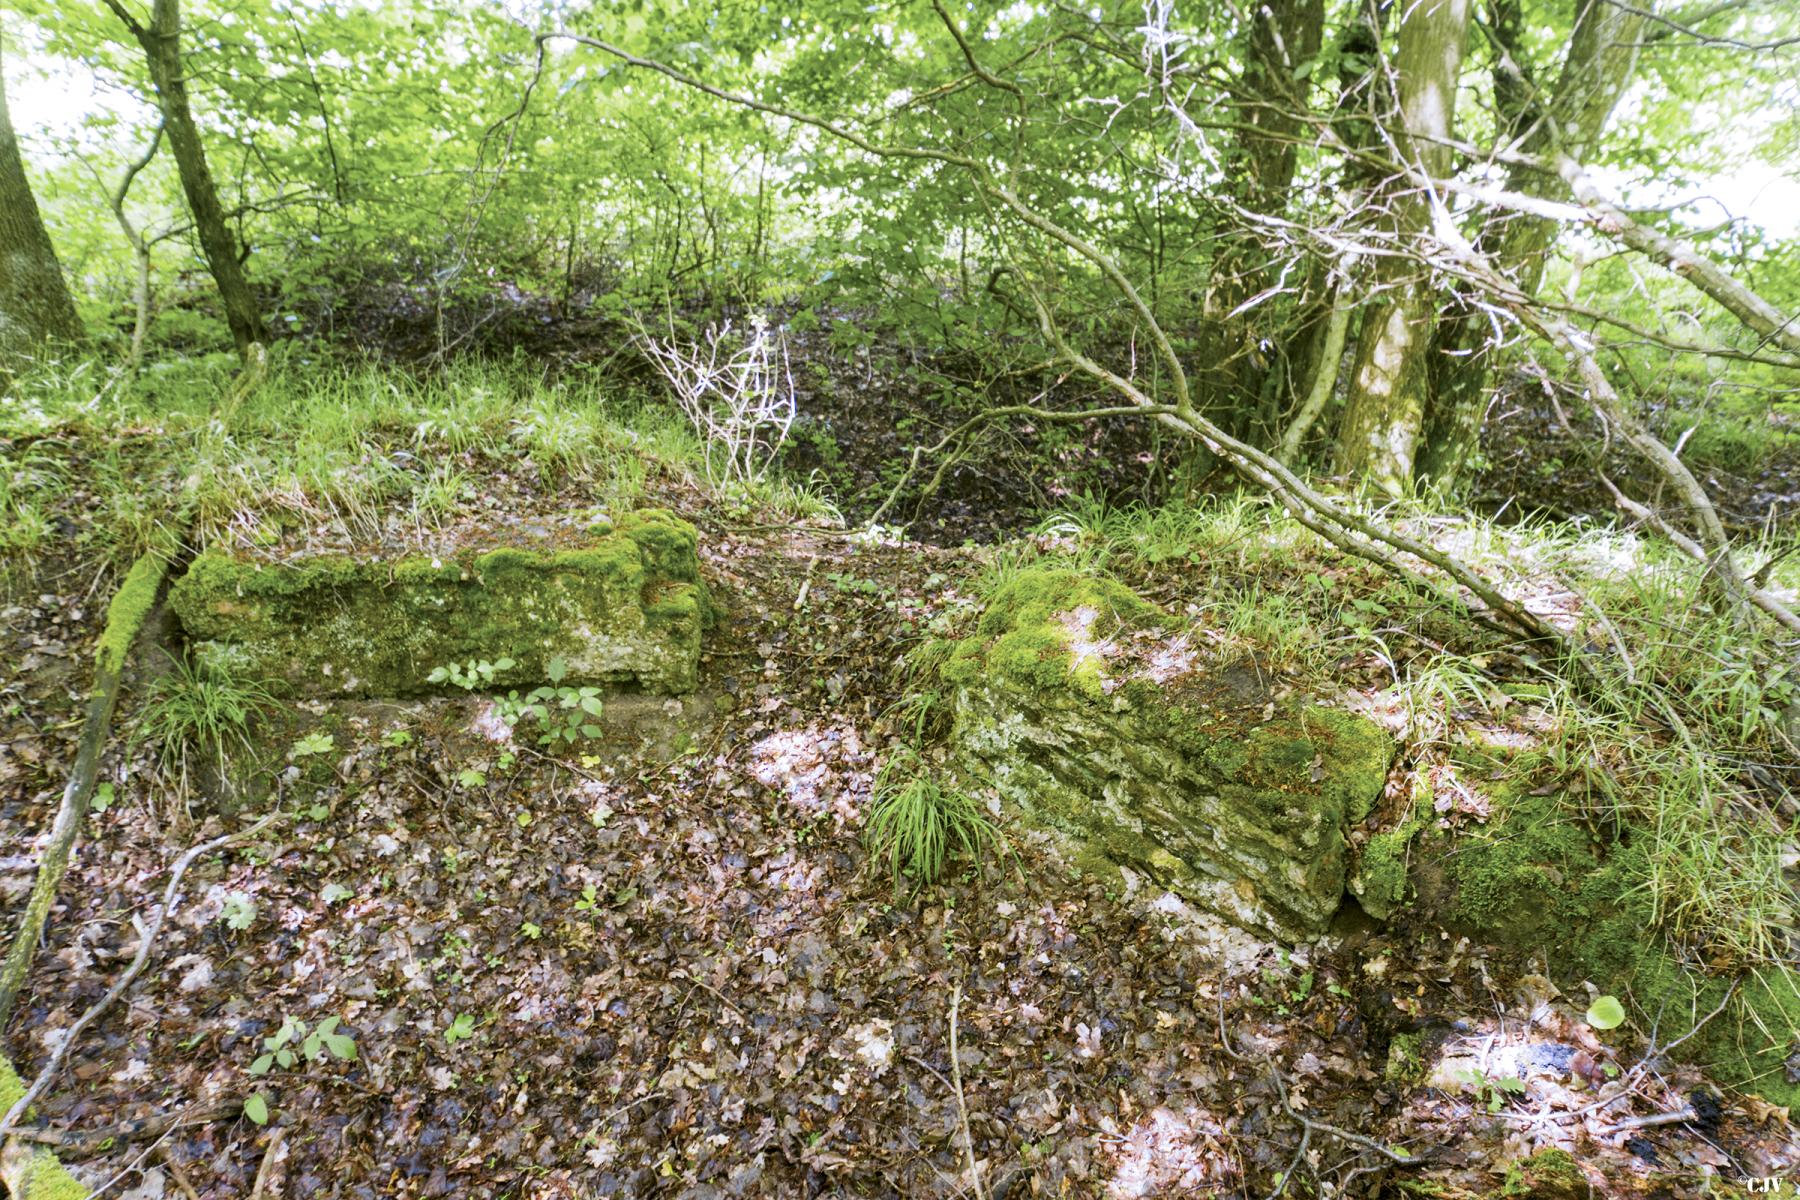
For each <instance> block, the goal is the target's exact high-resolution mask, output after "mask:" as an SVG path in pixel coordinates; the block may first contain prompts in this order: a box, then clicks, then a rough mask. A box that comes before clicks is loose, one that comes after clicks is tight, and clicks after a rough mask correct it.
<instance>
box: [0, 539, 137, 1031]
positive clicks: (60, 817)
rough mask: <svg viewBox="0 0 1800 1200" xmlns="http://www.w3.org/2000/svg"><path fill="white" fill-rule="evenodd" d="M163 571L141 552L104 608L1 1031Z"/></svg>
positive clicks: (12, 960) (80, 817)
mask: <svg viewBox="0 0 1800 1200" xmlns="http://www.w3.org/2000/svg"><path fill="white" fill-rule="evenodd" d="M168 569H169V563H168V559H167V558H165V557H164V556H163V555H162V553H161V552H160V551H157V550H150V551H148V552H146V553H145V554H144V555H143V556H142V557H141V558H139V559H138V560H137V562H135V563H133V564H132V567H131V570H130V571H129V572H128V573H127V574H126V576H125V582H124V583H123V584H121V585H120V587H119V590H118V592H117V593H116V594H115V595H114V596H113V598H112V603H111V604H109V605H108V606H107V609H106V629H105V631H104V632H102V633H101V635H100V645H99V647H98V649H96V650H95V652H94V689H93V692H92V693H91V694H90V696H89V699H88V706H87V715H86V717H84V718H83V720H82V725H81V741H80V743H79V745H78V746H77V749H76V752H75V766H74V767H73V768H72V769H71V770H70V772H69V782H68V785H67V786H66V787H64V788H63V798H62V806H61V807H60V808H59V809H58V810H57V813H56V820H55V821H54V822H53V823H52V824H51V826H50V842H49V844H48V845H47V846H45V847H44V850H43V857H42V858H41V859H40V860H39V862H38V873H37V881H36V882H35V883H34V884H33V885H32V889H31V899H30V900H29V901H28V902H27V903H26V905H25V915H24V918H23V919H22V920H21V921H20V922H19V931H18V932H17V933H16V934H14V935H13V942H12V946H11V947H10V948H9V949H8V950H7V954H6V963H5V965H4V966H0V1029H4V1028H5V1026H6V1022H7V1020H8V1018H10V1017H11V1016H12V1010H13V1006H14V1005H15V1004H16V1003H17V1002H18V999H19V993H20V992H21V991H22V990H23V989H24V987H25V976H26V974H27V973H28V972H29V971H30V969H31V959H32V956H33V955H34V954H35V953H36V951H37V943H38V938H39V937H40V936H41V935H42V934H43V932H44V925H45V924H46V923H47V922H48V921H49V919H50V906H51V904H53V903H54V902H55V900H56V890H57V888H58V887H60V886H61V885H62V878H63V875H64V873H65V872H67V871H68V869H69V856H70V854H71V853H72V852H73V850H74V848H75V839H76V838H77V837H78V836H79V835H80V833H81V828H82V826H83V825H84V824H86V822H87V815H88V806H89V803H90V802H91V801H92V800H93V798H94V787H95V784H96V782H97V778H98V774H99V769H100V755H101V752H102V751H103V750H104V749H105V748H106V738H107V734H108V733H109V732H111V730H112V718H113V709H114V708H116V707H117V706H118V702H119V685H120V683H121V682H122V681H123V678H124V671H125V660H126V658H127V657H128V656H129V655H130V653H131V646H132V643H133V642H135V641H136V640H137V635H138V631H139V630H141V629H142V628H143V626H144V619H145V618H146V617H148V616H149V615H150V610H151V608H153V607H154V606H155V604H156V597H157V593H158V592H160V591H161V590H162V583H163V577H164V576H165V575H166V574H167V573H168Z"/></svg>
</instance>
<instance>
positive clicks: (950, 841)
mask: <svg viewBox="0 0 1800 1200" xmlns="http://www.w3.org/2000/svg"><path fill="white" fill-rule="evenodd" d="M864 837H865V840H866V842H867V845H868V847H869V856H870V860H871V861H872V862H878V863H879V862H885V863H886V864H887V866H888V869H889V871H890V873H891V874H892V876H893V880H894V884H895V886H896V887H898V886H899V884H900V881H901V879H903V878H905V879H909V880H911V882H912V890H913V891H915V892H916V891H918V890H919V889H921V888H924V887H928V886H930V885H932V884H934V883H936V882H938V880H940V879H941V878H942V877H943V874H944V868H945V866H946V865H948V863H949V862H950V860H951V859H952V858H955V857H958V856H960V857H963V858H966V859H968V860H969V861H971V862H976V861H979V860H980V858H981V855H982V853H983V851H984V850H986V849H987V847H988V846H990V845H992V844H994V843H996V842H997V841H998V840H999V837H1000V832H999V830H998V829H997V828H996V827H995V825H994V823H993V822H992V821H990V820H989V819H988V818H987V816H986V815H985V814H984V813H983V812H982V811H981V809H980V807H979V806H978V805H977V804H976V802H975V799H974V797H972V796H970V795H969V794H968V793H967V792H964V791H961V790H959V789H957V788H953V787H945V786H944V785H943V784H941V783H939V782H938V781H937V780H936V779H935V778H933V777H932V775H931V774H930V773H928V772H927V771H926V770H925V767H924V764H923V763H922V762H921V761H920V760H919V758H918V756H917V755H916V754H915V753H913V752H912V751H910V750H906V749H903V750H901V751H900V752H899V753H897V754H896V755H895V756H894V757H892V758H890V759H889V760H888V761H887V763H886V764H884V765H883V766H882V768H881V772H880V774H879V775H877V776H876V779H875V803H874V807H873V809H872V810H871V812H870V814H869V824H868V827H867V830H866V832H865V834H864Z"/></svg>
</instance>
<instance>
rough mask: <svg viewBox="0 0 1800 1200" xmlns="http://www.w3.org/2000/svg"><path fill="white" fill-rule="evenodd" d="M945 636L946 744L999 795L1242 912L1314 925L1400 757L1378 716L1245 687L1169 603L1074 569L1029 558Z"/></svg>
mask: <svg viewBox="0 0 1800 1200" xmlns="http://www.w3.org/2000/svg"><path fill="white" fill-rule="evenodd" d="M939 646H940V648H939V649H938V650H937V651H936V656H937V659H938V661H937V662H936V663H935V664H934V665H935V666H936V669H937V671H938V674H939V677H940V679H942V680H943V682H944V683H945V684H947V685H948V687H949V689H950V691H951V694H952V695H953V697H954V707H955V727H954V735H953V736H954V740H955V742H956V745H957V746H958V748H959V751H960V752H961V754H962V755H963V757H964V759H965V760H966V761H968V762H970V763H972V764H973V765H974V766H975V767H976V768H977V769H978V770H979V771H981V772H982V773H983V774H985V775H986V776H987V777H988V778H989V779H991V780H992V782H993V784H994V786H995V787H997V788H998V789H999V791H1000V792H1001V794H1002V796H1003V797H1004V798H1005V799H1007V800H1009V801H1011V802H1013V803H1015V804H1017V805H1018V806H1019V807H1020V809H1022V810H1023V811H1024V812H1025V813H1026V814H1027V815H1028V816H1030V817H1032V818H1033V819H1034V820H1037V821H1039V822H1041V823H1043V824H1045V825H1048V826H1050V827H1052V828H1055V829H1057V830H1060V831H1062V832H1064V833H1068V834H1072V835H1074V836H1075V837H1077V838H1079V839H1081V840H1082V841H1084V842H1085V843H1086V848H1087V852H1088V853H1089V854H1091V855H1094V856H1097V857H1099V858H1100V859H1103V860H1105V861H1106V862H1110V863H1115V864H1119V865H1123V866H1128V867H1130V868H1132V869H1133V870H1135V871H1138V872H1140V873H1142V874H1145V875H1148V876H1149V877H1150V878H1152V879H1154V880H1156V881H1158V882H1159V883H1161V884H1162V885H1163V886H1165V887H1168V888H1170V889H1171V890H1173V891H1175V892H1177V893H1178V894H1180V895H1182V896H1184V897H1186V898H1188V899H1190V900H1192V901H1193V902H1195V903H1196V904H1199V905H1201V906H1204V907H1206V908H1209V909H1211V910H1213V911H1215V912H1217V913H1219V914H1220V915H1221V916H1224V917H1225V918H1227V919H1228V920H1231V921H1233V922H1235V923H1237V924H1240V925H1242V926H1244V927H1246V928H1250V929H1255V930H1258V931H1261V932H1266V933H1272V934H1274V935H1276V936H1278V937H1284V938H1290V939H1301V938H1307V937H1311V936H1314V935H1317V934H1319V933H1321V932H1323V930H1324V929H1325V927H1326V925H1327V924H1328V923H1329V921H1330V920H1331V917H1332V915H1333V914H1334V913H1335V912H1336V911H1337V908H1338V906H1339V904H1340V902H1341V901H1342V899H1343V894H1344V886H1345V877H1346V860H1347V857H1348V851H1347V847H1346V843H1345V839H1344V832H1345V829H1346V827H1347V826H1348V825H1350V824H1351V823H1354V822H1356V821H1360V820H1362V819H1363V818H1364V817H1366V816H1367V815H1368V813H1369V811H1370V809H1371V807H1372V805H1373V804H1374V802H1375V800H1376V798H1377V797H1378V796H1379V795H1380V794H1381V791H1382V788H1383V786H1384V784H1385V781H1386V778H1387V769H1388V765H1389V763H1390V761H1391V760H1392V758H1393V754H1394V744H1393V741H1392V739H1391V738H1389V736H1388V735H1387V733H1386V732H1385V731H1383V730H1382V729H1381V728H1380V727H1378V726H1376V725H1375V724H1373V723H1372V722H1370V721H1367V720H1365V719H1363V718H1361V717H1358V716H1355V715H1353V714H1350V713H1346V712H1342V711H1338V710H1335V709H1328V708H1322V707H1318V706H1314V705H1299V704H1284V703H1274V704H1267V703H1264V702H1263V698H1262V697H1260V696H1258V697H1256V698H1255V699H1254V700H1248V701H1247V700H1246V697H1245V696H1244V694H1243V690H1242V689H1241V688H1238V687H1236V686H1235V685H1234V682H1233V681H1231V680H1229V679H1224V678H1221V677H1220V676H1218V675H1216V674H1209V673H1208V672H1207V670H1205V669H1204V668H1203V666H1202V665H1201V662H1200V657H1199V655H1197V654H1196V653H1195V652H1194V650H1193V649H1192V648H1191V647H1189V645H1188V644H1187V642H1186V641H1185V639H1184V638H1183V637H1182V635H1181V632H1180V629H1179V627H1178V625H1177V623H1176V622H1174V621H1173V620H1171V619H1170V618H1169V617H1168V616H1167V615H1166V614H1164V613H1162V612H1161V611H1160V610H1159V609H1157V608H1155V607H1154V606H1152V605H1150V604H1149V603H1147V602H1145V601H1144V600H1142V599H1141V598H1139V597H1138V596H1137V595H1135V594H1134V593H1133V592H1131V591H1130V590H1129V589H1127V588H1125V587H1123V586H1121V585H1119V584H1117V583H1114V582H1112V581H1109V580H1103V579H1094V578H1091V577H1087V576H1083V575H1079V574H1076V573H1073V572H1068V571H1033V572H1027V573H1026V574H1024V575H1023V576H1022V577H1020V578H1018V579H1016V580H1015V581H1013V582H1012V583H1010V584H1008V585H1007V586H1005V587H1004V588H1002V589H1001V590H1000V592H999V593H998V594H997V595H996V596H995V597H994V598H993V600H992V602H991V603H990V604H989V605H988V607H987V610H986V612H985V613H984V615H983V616H982V617H981V619H980V621H979V623H978V625H977V627H976V629H975V631H974V633H973V635H972V636H970V637H968V638H965V639H963V640H961V641H958V642H954V643H940V644H939Z"/></svg>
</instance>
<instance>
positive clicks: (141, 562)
mask: <svg viewBox="0 0 1800 1200" xmlns="http://www.w3.org/2000/svg"><path fill="white" fill-rule="evenodd" d="M168 567H169V563H168V560H167V559H165V558H164V557H163V556H162V555H161V554H160V553H159V552H157V551H155V550H151V551H148V552H146V553H144V554H142V555H140V556H139V557H138V560H137V561H136V562H134V563H132V564H131V570H129V571H127V572H126V573H125V581H124V582H123V583H121V584H120V585H119V590H118V591H116V592H114V593H113V598H112V601H111V603H109V604H108V605H107V606H106V628H105V630H104V631H102V633H101V634H100V644H99V645H98V646H97V647H96V648H95V650H94V665H95V666H96V667H97V668H98V669H99V670H100V673H101V674H104V675H117V674H118V673H119V672H120V671H122V670H124V669H125V658H126V656H127V655H128V654H130V653H131V644H132V642H134V641H136V640H137V635H138V630H140V629H142V628H143V627H144V619H145V618H146V617H148V616H149V615H150V610H151V609H152V608H155V607H156V594H157V592H158V591H160V590H161V589H162V581H163V575H164V574H165V573H166V572H167V571H168Z"/></svg>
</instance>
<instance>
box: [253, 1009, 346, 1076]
mask: <svg viewBox="0 0 1800 1200" xmlns="http://www.w3.org/2000/svg"><path fill="white" fill-rule="evenodd" d="M337 1027H338V1019H337V1018H336V1017H326V1018H325V1019H324V1020H323V1021H320V1022H319V1024H318V1025H317V1027H315V1028H314V1029H312V1030H310V1031H309V1030H308V1029H307V1028H306V1022H304V1021H302V1020H300V1019H299V1018H298V1017H283V1018H282V1020H281V1028H279V1029H277V1030H276V1031H275V1033H274V1035H273V1036H271V1037H266V1038H264V1039H263V1053H262V1054H260V1055H258V1056H257V1058H256V1061H255V1062H253V1063H251V1064H250V1073H251V1074H252V1075H267V1074H268V1073H269V1072H270V1071H273V1070H274V1069H275V1068H277V1067H280V1068H281V1069H283V1070H286V1069H287V1068H289V1067H291V1066H293V1065H295V1064H296V1063H301V1062H309V1063H316V1062H324V1061H325V1057H326V1055H327V1054H329V1055H330V1056H331V1057H333V1058H340V1059H344V1060H350V1059H354V1058H355V1057H356V1039H354V1038H352V1037H351V1036H350V1035H349V1034H346V1033H339V1032H337Z"/></svg>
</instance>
